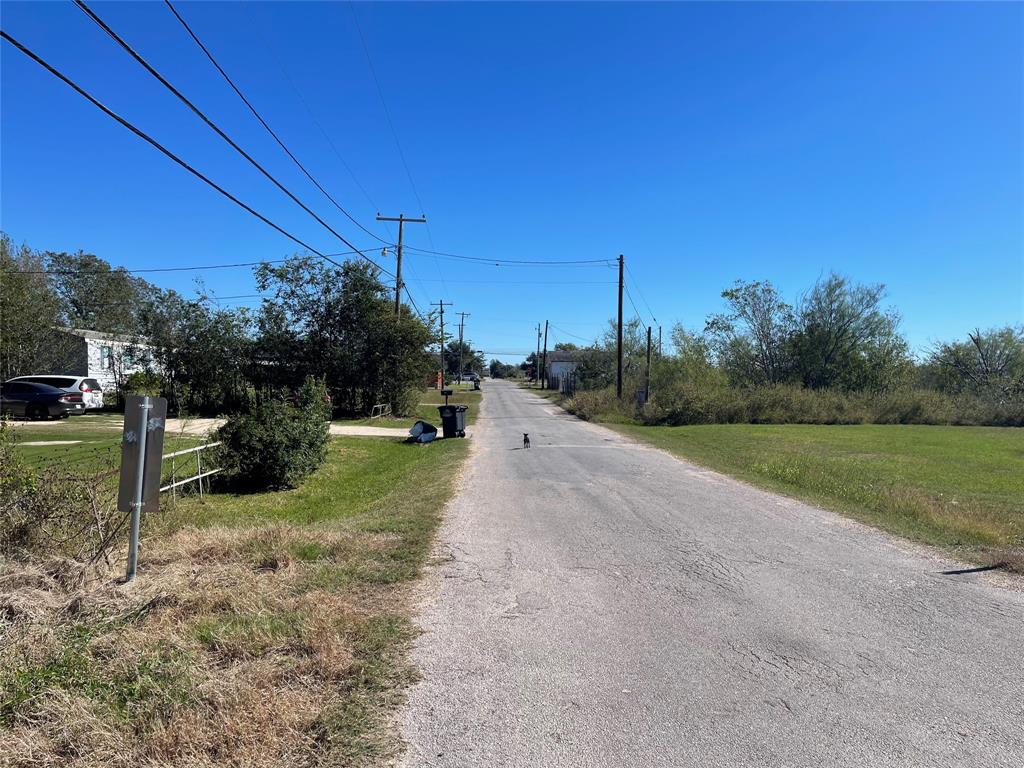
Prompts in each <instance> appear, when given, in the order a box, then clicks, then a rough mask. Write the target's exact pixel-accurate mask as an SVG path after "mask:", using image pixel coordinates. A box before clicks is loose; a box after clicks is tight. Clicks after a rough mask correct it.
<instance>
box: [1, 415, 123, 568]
mask: <svg viewBox="0 0 1024 768" xmlns="http://www.w3.org/2000/svg"><path fill="white" fill-rule="evenodd" d="M103 470H105V471H99V472H82V471H76V470H75V469H74V467H73V465H72V464H70V463H68V462H66V461H53V462H49V463H47V464H46V465H44V466H42V467H41V468H35V467H30V466H28V465H27V464H26V463H25V462H24V461H23V460H22V459H21V457H20V456H19V455H18V452H17V449H16V445H15V439H14V434H13V433H12V430H11V428H10V427H9V426H8V425H7V424H6V423H4V422H0V554H2V555H18V556H24V555H27V554H32V553H37V554H45V555H62V556H67V557H72V558H75V559H77V560H80V561H83V562H95V561H97V560H99V559H100V558H101V557H104V558H105V557H106V556H107V553H108V552H109V550H110V548H111V546H113V544H114V543H116V542H117V541H118V540H120V538H121V537H122V536H123V534H124V528H123V526H121V525H120V523H121V522H122V521H123V519H124V515H123V514H121V513H119V512H118V511H117V508H116V504H115V502H116V498H115V493H116V487H115V486H114V484H113V483H111V482H109V478H110V474H111V472H112V471H113V465H112V462H108V463H107V464H106V465H105V466H104V467H103Z"/></svg>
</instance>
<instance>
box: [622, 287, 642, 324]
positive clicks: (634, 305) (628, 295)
mask: <svg viewBox="0 0 1024 768" xmlns="http://www.w3.org/2000/svg"><path fill="white" fill-rule="evenodd" d="M624 288H625V289H626V296H627V297H628V298H629V303H630V305H632V307H633V311H634V312H635V313H636V316H637V319H640V317H641V314H640V310H639V309H637V308H636V302H634V301H633V295H632V294H631V293H630V292H629V286H628V285H627V286H624Z"/></svg>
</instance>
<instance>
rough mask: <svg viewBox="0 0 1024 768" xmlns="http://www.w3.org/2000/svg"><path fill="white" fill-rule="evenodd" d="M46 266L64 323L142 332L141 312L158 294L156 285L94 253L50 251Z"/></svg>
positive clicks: (78, 326) (92, 327) (123, 332)
mask: <svg viewBox="0 0 1024 768" xmlns="http://www.w3.org/2000/svg"><path fill="white" fill-rule="evenodd" d="M45 259H46V266H47V268H48V269H49V270H50V271H51V273H52V280H53V287H54V291H55V292H56V294H57V297H58V298H59V300H60V302H61V307H62V312H61V315H62V317H61V320H60V321H61V322H62V323H63V324H64V325H66V326H68V327H70V328H87V329H89V330H93V331H100V332H102V333H111V334H122V335H133V334H136V333H138V331H139V328H140V322H141V314H142V312H143V311H144V308H145V307H146V305H148V304H149V303H150V302H151V301H152V300H153V299H154V298H155V297H156V296H157V295H159V294H158V291H157V289H156V288H155V286H153V285H151V284H150V283H148V282H147V281H145V280H143V279H141V278H138V277H134V276H132V275H131V274H130V273H129V272H127V271H126V270H124V269H122V268H117V269H114V268H111V266H110V264H109V263H108V262H106V261H104V260H103V259H101V258H99V257H98V256H94V255H93V254H91V253H85V252H83V251H79V252H78V253H73V254H71V253H47V254H46V255H45Z"/></svg>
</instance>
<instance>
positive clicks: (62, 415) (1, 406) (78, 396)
mask: <svg viewBox="0 0 1024 768" xmlns="http://www.w3.org/2000/svg"><path fill="white" fill-rule="evenodd" d="M84 410H85V403H84V402H83V401H82V393H81V392H78V393H74V392H66V391H64V390H63V389H57V388H56V387H51V386H50V385H49V384H33V383H31V382H27V381H8V382H7V383H6V384H4V385H3V386H2V387H0V413H3V414H6V415H8V416H24V417H25V418H27V419H51V418H52V419H66V418H67V417H68V416H70V415H71V414H72V413H82V412H83V411H84Z"/></svg>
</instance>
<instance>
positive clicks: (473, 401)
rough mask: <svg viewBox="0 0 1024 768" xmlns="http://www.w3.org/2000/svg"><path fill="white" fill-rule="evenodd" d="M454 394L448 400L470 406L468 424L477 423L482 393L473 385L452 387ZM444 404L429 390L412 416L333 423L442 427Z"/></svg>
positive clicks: (424, 393)
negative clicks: (430, 425) (440, 410)
mask: <svg viewBox="0 0 1024 768" xmlns="http://www.w3.org/2000/svg"><path fill="white" fill-rule="evenodd" d="M452 389H454V390H455V392H454V394H453V395H452V396H451V397H449V398H448V402H449V403H452V404H455V405H468V406H469V410H468V411H467V412H466V424H467V425H469V424H473V423H474V422H475V421H476V417H477V413H478V412H479V410H480V398H481V396H482V395H483V392H482V391H476V392H474V391H473V385H472V384H463V385H461V387H460V386H456V385H452ZM443 403H444V396H443V395H442V394H441V393H440V392H438V391H437V390H436V389H428V390H426V391H424V392H423V394H422V395H421V396H420V402H419V404H418V405H417V407H416V412H415V413H414V414H413V415H412V416H407V417H401V418H396V417H392V416H387V417H382V418H378V419H368V418H363V419H335V420H334V422H333V423H335V424H344V425H348V426H372V427H394V428H395V429H398V428H402V429H408V428H409V427H411V426H412V425H413V424H415V423H416V422H417V421H420V420H422V421H426V422H429V423H430V424H433V425H434V426H436V427H440V426H441V418H440V416H438V413H437V406H439V405H442V404H443Z"/></svg>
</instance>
